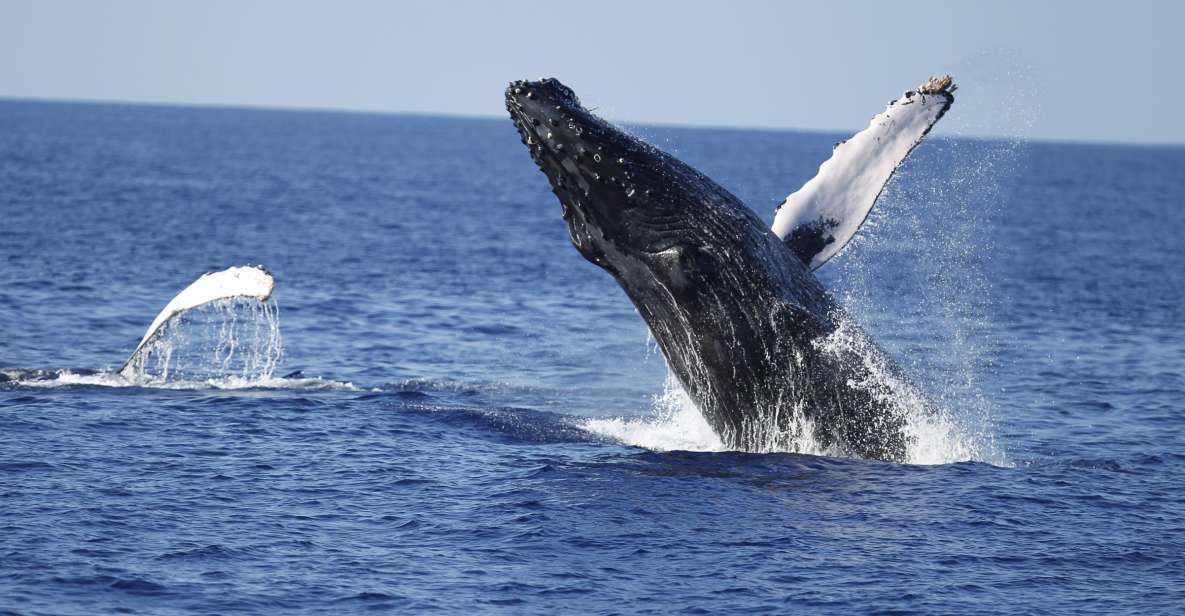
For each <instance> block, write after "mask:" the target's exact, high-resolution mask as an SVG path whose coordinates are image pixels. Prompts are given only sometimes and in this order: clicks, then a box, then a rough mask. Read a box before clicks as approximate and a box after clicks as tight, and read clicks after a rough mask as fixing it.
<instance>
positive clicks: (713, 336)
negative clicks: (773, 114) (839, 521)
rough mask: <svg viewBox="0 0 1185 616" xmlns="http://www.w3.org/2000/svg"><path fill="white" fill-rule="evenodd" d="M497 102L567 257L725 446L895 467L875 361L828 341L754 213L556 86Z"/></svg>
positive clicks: (824, 300)
mask: <svg viewBox="0 0 1185 616" xmlns="http://www.w3.org/2000/svg"><path fill="white" fill-rule="evenodd" d="M506 100H507V109H508V110H509V111H510V114H511V117H512V119H513V120H514V122H515V125H516V126H517V127H518V130H519V133H520V136H521V137H522V140H523V143H524V144H525V145H527V147H528V148H529V149H530V151H531V155H532V158H533V159H534V160H535V162H536V163H537V164H538V165H539V167H540V169H541V170H542V171H543V172H544V173H545V174H546V175H547V177H548V180H549V181H550V182H551V186H552V190H553V192H554V193H555V194H556V196H557V197H558V198H559V200H560V203H561V205H562V207H563V210H564V219H565V221H566V222H567V223H568V230H569V234H570V236H571V238H572V242H573V244H574V245H575V246H576V248H577V250H579V251H580V253H581V254H582V255H584V256H585V258H587V259H588V260H590V261H592V262H593V263H595V264H597V265H598V266H600V267H602V268H604V269H605V270H606V271H608V272H609V273H611V274H613V276H614V278H615V279H616V280H617V282H618V283H619V284H620V285H621V287H622V288H623V289H624V290H625V291H626V293H627V294H628V295H629V297H630V299H631V300H632V301H633V303H634V305H635V306H636V307H637V309H638V312H639V313H640V314H641V315H642V316H643V318H644V319H645V320H646V322H647V324H648V325H649V326H650V330H651V332H652V333H653V334H654V337H655V339H656V340H657V342H658V345H659V347H660V348H661V349H662V352H663V355H664V356H665V357H666V359H667V363H668V364H669V366H670V367H671V369H672V370H673V371H674V373H675V375H676V376H677V377H678V379H679V381H680V382H681V383H682V384H683V386H684V387H685V389H686V390H687V391H688V393H689V394H690V395H691V397H692V398H693V400H694V401H695V402H696V404H697V406H698V407H699V408H700V410H701V411H702V412H703V414H704V416H705V418H706V419H707V421H708V422H709V424H710V425H711V426H712V427H713V429H714V430H715V431H716V432H717V434H719V435H720V436H721V438H722V439H723V440H724V441H725V443H726V444H728V445H729V446H731V447H735V448H739V449H745V450H768V449H775V448H777V449H782V448H787V447H790V448H793V447H794V443H795V442H801V441H800V440H799V439H800V438H801V437H802V436H803V432H804V431H806V430H811V431H812V432H813V436H814V439H815V440H816V441H817V442H818V443H819V444H820V445H822V446H823V447H825V448H828V449H830V450H833V451H839V452H843V453H850V454H855V455H860V456H864V457H876V458H886V459H901V458H902V457H903V456H904V454H905V443H904V439H903V437H902V435H901V420H900V418H899V417H897V415H896V414H895V412H894V411H893V410H892V409H891V408H890V407H891V406H892V405H891V404H890V403H888V402H887V400H888V399H889V398H890V397H888V396H885V395H883V394H884V392H881V391H878V390H877V387H870V386H869V385H868V384H870V383H873V382H875V381H876V378H875V375H874V374H872V373H871V371H873V368H871V367H870V360H871V363H872V364H873V365H875V364H877V363H884V362H883V357H881V356H880V354H879V352H878V351H876V350H875V347H872V346H871V345H868V344H859V345H856V346H859V347H860V349H861V350H860V351H858V352H854V351H852V350H850V349H849V348H845V347H844V345H834V344H827V343H826V342H827V338H828V337H829V336H832V335H833V334H834V333H835V331H836V329H837V327H838V326H839V324H840V322H841V321H842V319H843V316H842V314H841V311H840V309H839V308H838V306H837V305H836V304H835V302H834V301H833V300H832V298H831V297H830V295H829V294H828V293H827V292H826V291H825V290H824V288H823V287H822V285H821V284H820V283H819V281H818V279H817V278H816V277H815V276H814V274H813V273H811V271H810V269H809V268H808V267H807V266H806V265H805V264H804V263H803V262H802V261H801V260H800V259H799V258H798V257H797V256H796V255H795V254H794V253H793V252H791V251H790V250H789V249H787V248H786V247H785V246H784V245H783V244H782V242H781V241H780V240H779V239H778V238H777V237H776V236H774V234H773V233H772V232H770V231H769V230H768V228H767V227H766V226H765V224H764V223H763V222H762V221H761V219H760V218H759V217H758V216H757V215H756V214H755V213H754V212H753V211H752V210H750V209H749V208H748V207H746V206H745V205H744V204H743V203H742V202H741V201H740V200H739V199H737V198H736V197H735V196H733V195H732V194H731V193H729V192H728V191H727V190H725V189H724V188H722V187H721V186H719V185H718V184H716V183H715V182H713V181H712V180H711V179H709V178H707V177H706V176H704V175H703V174H702V173H699V172H698V171H696V170H695V169H693V168H691V167H690V166H688V165H686V164H684V163H683V162H681V161H679V160H678V159H676V158H674V157H672V156H670V155H669V154H666V153H665V152H662V151H661V150H658V149H657V148H654V147H653V146H651V145H649V144H647V143H645V142H642V141H641V140H639V139H637V138H635V137H633V136H631V135H629V134H627V133H625V132H623V131H621V130H620V129H618V128H616V127H613V126H611V125H609V124H608V123H606V122H604V121H603V120H601V119H600V118H598V117H596V116H594V115H592V114H591V113H590V112H588V111H587V110H586V109H585V108H584V107H583V106H581V105H580V103H579V101H578V100H577V99H576V97H575V95H574V94H573V93H572V91H571V90H570V89H568V88H567V87H565V86H563V85H562V84H560V83H559V82H558V81H555V80H543V81H538V82H516V83H513V84H511V85H510V87H509V88H508V90H507V95H506ZM853 335H855V336H856V337H858V338H860V339H861V340H863V338H862V336H861V335H860V334H859V333H858V332H856V333H854V334H853ZM848 346H849V347H850V346H851V345H848ZM868 353H871V354H872V355H874V357H871V358H870V357H869V356H868Z"/></svg>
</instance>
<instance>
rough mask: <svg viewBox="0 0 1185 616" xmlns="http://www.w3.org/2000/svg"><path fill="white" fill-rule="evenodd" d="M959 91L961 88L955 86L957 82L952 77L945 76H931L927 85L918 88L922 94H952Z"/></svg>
mask: <svg viewBox="0 0 1185 616" xmlns="http://www.w3.org/2000/svg"><path fill="white" fill-rule="evenodd" d="M957 89H959V86H957V85H955V80H954V78H953V77H951V76H950V75H943V76H941V77H933V76H931V77H930V79H929V80H928V81H927V82H926V83H923V84H922V85H920V86H918V92H921V93H922V94H941V93H943V92H947V93H951V92H954V91H955V90H957Z"/></svg>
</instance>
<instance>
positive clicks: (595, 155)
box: [593, 154, 601, 163]
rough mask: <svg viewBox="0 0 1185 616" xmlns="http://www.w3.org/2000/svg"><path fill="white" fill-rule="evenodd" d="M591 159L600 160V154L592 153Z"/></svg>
mask: <svg viewBox="0 0 1185 616" xmlns="http://www.w3.org/2000/svg"><path fill="white" fill-rule="evenodd" d="M593 160H594V161H596V162H598V163H599V162H601V155H600V154H593Z"/></svg>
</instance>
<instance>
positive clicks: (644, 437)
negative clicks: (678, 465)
mask: <svg viewBox="0 0 1185 616" xmlns="http://www.w3.org/2000/svg"><path fill="white" fill-rule="evenodd" d="M581 428H583V429H585V430H587V431H589V432H591V433H593V434H596V435H598V436H604V437H608V438H611V439H613V440H616V441H620V442H621V443H624V444H626V445H632V446H634V447H643V448H645V449H653V450H655V451H725V447H724V443H723V442H721V440H720V437H719V436H716V433H715V432H713V431H712V428H711V426H709V425H708V422H707V421H706V420H705V419H704V416H703V415H702V414H700V412H699V409H698V408H696V406H695V403H694V402H692V401H691V398H690V397H689V396H688V395H687V393H686V392H684V391H683V388H682V387H681V386H680V385H679V383H678V381H676V380H675V378H674V376H668V377H667V382H666V386H665V387H664V389H663V393H662V394H661V395H658V396H655V397H654V410H653V413H652V414H651V415H649V416H646V417H633V418H622V417H598V418H592V419H586V420H584V421H583V422H582V425H581Z"/></svg>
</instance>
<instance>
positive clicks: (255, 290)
mask: <svg viewBox="0 0 1185 616" xmlns="http://www.w3.org/2000/svg"><path fill="white" fill-rule="evenodd" d="M275 286H276V281H275V280H274V279H273V278H272V275H271V273H270V272H268V271H267V270H266V269H265V268H264V267H263V266H261V265H257V266H242V267H231V268H228V269H225V270H222V271H221V272H210V273H207V274H203V275H202V277H201V278H198V279H197V280H195V281H194V282H193V283H192V284H190V285H189V286H188V287H185V290H183V291H181V292H180V293H178V294H177V296H176V297H174V298H173V299H172V300H171V301H170V302H169V303H168V304H167V305H165V309H164V310H161V311H160V314H158V315H156V318H155V319H153V320H152V324H151V325H149V326H148V331H146V332H144V337H143V338H141V339H140V344H138V345H136V350H135V351H132V354H131V355H130V356H129V357H128V359H127V361H125V362H124V363H123V367H122V368H120V369H119V373H120V374H124V375H125V376H127V375H126V374H125V373H126V372H128V370H129V369H130V368H132V367H133V366H134V365H135V364H134V360H135V359H136V357H137V356H138V355H140V352H141V351H142V350H143V349H144V348H145V347H146V346H147V345H148V343H149V342H151V341H152V340H153V338H155V337H156V336H157V334H159V333H160V331H161V328H163V327H164V326H165V324H166V323H168V322H169V321H170V320H172V319H173V318H174V317H176V316H178V315H180V314H181V313H183V312H185V311H187V310H192V309H193V308H197V307H198V306H202V305H204V304H208V303H210V302H214V301H218V300H220V299H229V298H234V297H249V298H254V299H258V300H259V301H261V302H265V301H267V299H268V298H269V297H271V295H272V290H274V289H275Z"/></svg>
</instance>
